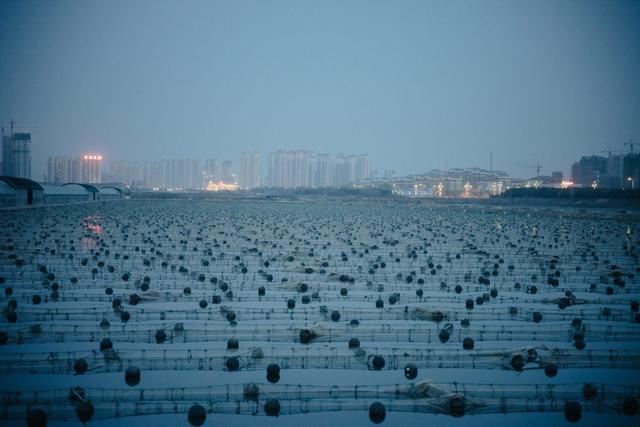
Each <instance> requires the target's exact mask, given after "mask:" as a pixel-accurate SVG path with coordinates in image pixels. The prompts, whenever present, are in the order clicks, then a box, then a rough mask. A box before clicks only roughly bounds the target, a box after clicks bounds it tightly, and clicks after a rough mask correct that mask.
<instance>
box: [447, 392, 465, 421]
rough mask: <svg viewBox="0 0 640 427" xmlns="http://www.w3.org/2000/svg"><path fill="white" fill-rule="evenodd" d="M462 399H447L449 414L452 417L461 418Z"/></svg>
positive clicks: (459, 397) (460, 397)
mask: <svg viewBox="0 0 640 427" xmlns="http://www.w3.org/2000/svg"><path fill="white" fill-rule="evenodd" d="M464 404H465V402H464V397H463V396H453V397H452V398H451V399H449V413H450V414H451V415H452V416H454V417H461V416H463V415H464Z"/></svg>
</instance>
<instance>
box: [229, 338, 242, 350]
mask: <svg viewBox="0 0 640 427" xmlns="http://www.w3.org/2000/svg"><path fill="white" fill-rule="evenodd" d="M238 348H240V342H239V341H238V339H237V338H233V337H232V338H229V339H228V340H227V350H237V349H238Z"/></svg>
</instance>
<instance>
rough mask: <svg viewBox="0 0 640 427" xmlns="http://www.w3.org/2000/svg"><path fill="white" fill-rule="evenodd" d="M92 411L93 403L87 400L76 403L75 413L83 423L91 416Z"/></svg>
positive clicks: (93, 410) (93, 409)
mask: <svg viewBox="0 0 640 427" xmlns="http://www.w3.org/2000/svg"><path fill="white" fill-rule="evenodd" d="M94 412H95V408H94V407H93V403H91V402H89V401H88V400H81V401H79V402H78V403H76V415H77V416H78V419H79V420H80V422H82V423H83V424H86V423H87V422H88V421H90V420H91V418H93V414H94Z"/></svg>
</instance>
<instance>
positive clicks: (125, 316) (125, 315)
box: [120, 311, 131, 323]
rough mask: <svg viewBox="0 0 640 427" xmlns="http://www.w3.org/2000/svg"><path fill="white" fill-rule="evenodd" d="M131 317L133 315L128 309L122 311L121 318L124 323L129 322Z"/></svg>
mask: <svg viewBox="0 0 640 427" xmlns="http://www.w3.org/2000/svg"><path fill="white" fill-rule="evenodd" d="M129 319H131V315H130V314H129V312H128V311H123V312H122V313H120V320H122V321H123V322H124V323H127V322H128V321H129Z"/></svg>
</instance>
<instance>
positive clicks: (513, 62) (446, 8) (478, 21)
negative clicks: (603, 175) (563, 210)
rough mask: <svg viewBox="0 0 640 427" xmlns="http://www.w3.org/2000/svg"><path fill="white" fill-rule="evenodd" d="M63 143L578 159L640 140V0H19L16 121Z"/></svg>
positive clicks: (6, 49) (163, 153)
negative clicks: (32, 0)
mask: <svg viewBox="0 0 640 427" xmlns="http://www.w3.org/2000/svg"><path fill="white" fill-rule="evenodd" d="M11 117H14V118H15V120H16V121H17V122H18V125H23V126H27V127H28V128H29V129H30V130H31V131H32V133H33V145H32V153H33V160H34V162H33V169H34V178H36V179H41V177H42V174H43V172H44V171H45V164H46V158H47V157H48V156H49V155H71V154H82V153H85V152H89V151H91V152H99V153H102V154H103V155H104V156H106V157H107V158H108V159H122V158H128V159H139V160H142V159H156V158H171V157H195V158H205V157H216V158H221V159H222V158H229V159H232V160H233V161H234V164H236V165H237V163H238V159H239V154H240V152H242V151H246V150H254V149H257V150H261V151H262V152H263V153H266V152H268V151H270V150H273V149H278V148H304V149H311V150H315V151H326V152H341V151H344V152H353V153H368V154H369V156H370V165H371V168H372V169H377V170H379V171H382V170H384V169H395V170H397V171H398V173H400V174H404V173H411V172H422V171H425V170H428V169H431V168H436V167H445V166H448V167H454V166H481V167H487V168H488V166H489V152H490V151H493V153H494V167H495V168H498V169H503V170H506V171H507V172H510V173H513V174H516V175H517V176H524V175H534V174H535V169H534V168H527V167H524V166H526V165H534V164H535V163H536V162H538V161H539V162H541V163H542V164H543V166H544V168H543V170H542V172H543V173H545V172H546V173H547V174H548V173H550V172H551V170H564V171H568V170H569V168H570V165H571V163H572V162H573V161H574V160H575V159H576V158H577V157H579V156H580V155H582V154H593V153H599V152H600V151H601V150H605V149H607V148H608V147H609V146H612V147H613V148H614V149H625V148H626V147H624V146H623V143H624V142H627V141H629V139H632V138H636V139H638V141H637V142H638V146H639V147H638V148H639V149H640V1H628V2H625V1H606V2H605V1H561V0H550V1H544V0H532V1H514V0H507V1H477V0H473V1H371V0H366V1H347V0H341V1H335V2H333V1H326V0H322V1H319V0H318V1H300V0H295V1H228V2H214V1H204V2H197V1H171V2H165V1H162V2H161V1H151V2H146V1H140V0H135V1H131V0H126V1H112V0H110V1H108V2H97V1H71V2H68V1H42V2H29V1H8V2H7V1H4V0H0V122H2V123H5V125H6V124H7V123H8V121H9V119H10V118H11Z"/></svg>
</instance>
